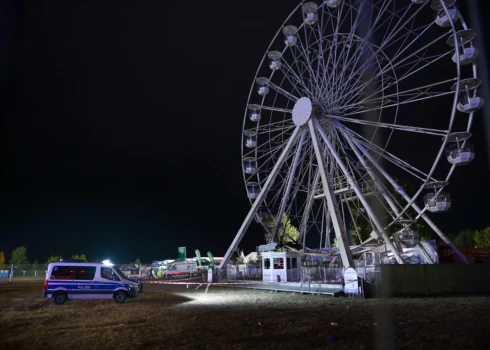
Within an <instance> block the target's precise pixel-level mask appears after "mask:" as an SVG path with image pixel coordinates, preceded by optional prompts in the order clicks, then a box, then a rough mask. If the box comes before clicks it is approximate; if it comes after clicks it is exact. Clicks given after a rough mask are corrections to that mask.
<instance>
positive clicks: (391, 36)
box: [341, 8, 447, 88]
mask: <svg viewBox="0 0 490 350" xmlns="http://www.w3.org/2000/svg"><path fill="white" fill-rule="evenodd" d="M420 10H421V8H419V9H418V10H417V11H416V12H415V13H414V14H412V16H410V17H409V18H408V19H407V21H406V22H405V23H403V25H401V26H400V28H398V29H397V30H396V31H395V32H394V33H392V34H391V35H390V36H389V37H388V38H387V39H385V40H384V41H383V42H382V43H381V44H380V46H379V47H378V48H377V50H376V51H374V52H373V54H372V55H371V56H370V58H368V59H367V60H366V62H365V63H364V64H365V65H371V64H373V61H374V60H375V59H376V57H377V55H378V54H379V53H380V52H382V50H383V49H384V48H385V47H386V46H388V44H389V43H390V41H391V40H392V39H393V38H395V37H396V36H395V35H396V34H398V33H399V32H400V31H401V30H402V29H404V27H405V26H406V25H407V24H409V23H410V21H412V20H413V19H414V17H415V16H416V14H417V13H418V12H419V11H420ZM395 28H396V27H395ZM444 36H447V34H444V35H443V36H441V37H439V38H438V39H436V40H434V41H433V43H434V42H437V41H438V40H440V38H442V37H444ZM433 43H432V44H433ZM428 46H430V44H428V45H426V46H424V47H423V48H422V49H419V50H418V51H417V52H415V53H414V54H417V53H418V52H420V51H422V50H423V49H424V48H425V47H428ZM414 54H412V55H409V56H408V57H411V56H413V55H414ZM405 59H407V58H405ZM405 59H404V60H405ZM394 67H395V65H393V66H391V69H393V68H394ZM362 69H363V68H362V66H361V67H359V68H358V69H357V70H355V71H354V74H355V75H359V73H360V72H361V71H362ZM347 81H348V80H346V82H347ZM346 82H344V85H345V84H346ZM341 88H345V86H342V87H341Z"/></svg>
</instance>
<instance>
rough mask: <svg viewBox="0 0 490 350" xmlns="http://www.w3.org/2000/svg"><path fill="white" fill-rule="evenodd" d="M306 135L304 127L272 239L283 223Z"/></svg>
mask: <svg viewBox="0 0 490 350" xmlns="http://www.w3.org/2000/svg"><path fill="white" fill-rule="evenodd" d="M305 136H306V129H303V131H302V132H301V136H300V139H299V142H298V148H297V149H296V154H295V156H294V161H293V166H292V167H291V170H290V172H289V176H288V182H287V185H286V191H285V193H284V197H283V198H282V203H281V207H280V208H279V213H278V215H277V223H276V227H275V228H274V235H273V236H272V241H274V239H275V238H276V236H277V232H278V231H279V227H280V226H281V224H282V216H283V215H284V211H285V210H286V204H287V202H288V199H289V195H290V194H291V187H292V185H293V180H294V175H296V169H297V168H298V163H299V158H300V156H301V151H302V149H303V143H304V141H305ZM283 234H284V233H283Z"/></svg>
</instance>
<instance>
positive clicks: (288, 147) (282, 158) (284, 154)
mask: <svg viewBox="0 0 490 350" xmlns="http://www.w3.org/2000/svg"><path fill="white" fill-rule="evenodd" d="M300 129H301V128H300V127H299V126H297V127H296V128H295V129H294V131H293V133H292V135H291V137H290V138H289V140H288V142H287V144H286V146H285V147H284V150H283V151H282V153H281V155H280V156H279V159H278V160H277V162H276V164H275V165H274V168H273V169H272V171H271V173H270V174H269V176H268V177H267V180H266V181H265V184H264V187H262V190H261V191H260V193H259V195H258V197H257V199H256V200H255V201H254V203H253V204H252V208H250V211H249V212H248V214H247V216H246V217H245V220H244V221H243V223H242V226H241V227H240V229H239V230H238V232H237V234H236V236H235V239H234V240H233V242H232V243H231V245H230V247H229V248H228V250H227V251H226V254H225V256H224V257H223V260H222V261H221V263H220V264H219V269H222V268H223V266H226V265H227V264H228V261H229V260H230V258H231V255H232V254H233V252H234V251H235V249H236V248H237V247H238V244H240V242H241V240H242V238H243V236H244V234H245V232H246V231H247V229H248V227H249V226H250V223H251V222H252V219H253V217H254V215H255V213H256V212H257V209H258V208H259V207H260V205H261V204H262V202H263V200H264V198H265V195H266V194H267V192H268V191H269V188H270V186H271V185H272V183H273V182H274V180H275V178H276V176H277V174H278V172H279V169H280V168H281V166H282V165H283V164H284V161H285V160H286V158H287V155H288V154H289V152H290V151H291V148H292V147H293V145H294V143H295V142H296V140H297V138H298V135H299V131H300Z"/></svg>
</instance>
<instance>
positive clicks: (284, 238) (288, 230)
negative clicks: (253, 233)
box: [264, 214, 299, 244]
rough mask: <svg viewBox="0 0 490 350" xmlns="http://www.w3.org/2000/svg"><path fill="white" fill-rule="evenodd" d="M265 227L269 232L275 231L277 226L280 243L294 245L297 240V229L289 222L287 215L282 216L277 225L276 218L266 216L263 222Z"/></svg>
mask: <svg viewBox="0 0 490 350" xmlns="http://www.w3.org/2000/svg"><path fill="white" fill-rule="evenodd" d="M264 223H265V226H266V227H269V228H270V229H271V231H273V230H275V227H276V225H277V224H279V229H278V231H277V233H278V235H279V240H280V242H281V243H283V244H284V243H296V242H297V241H298V238H299V231H298V229H297V228H296V227H295V226H294V225H293V224H292V223H291V220H290V219H289V217H288V216H287V214H283V215H282V220H281V222H279V223H278V220H277V219H276V218H273V217H272V216H268V217H267V218H266V219H265V220H264Z"/></svg>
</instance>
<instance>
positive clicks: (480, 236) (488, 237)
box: [474, 226, 490, 248]
mask: <svg viewBox="0 0 490 350" xmlns="http://www.w3.org/2000/svg"><path fill="white" fill-rule="evenodd" d="M474 239H475V245H476V247H478V248H490V226H487V227H485V228H484V229H483V230H480V231H476V233H475V237H474Z"/></svg>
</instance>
